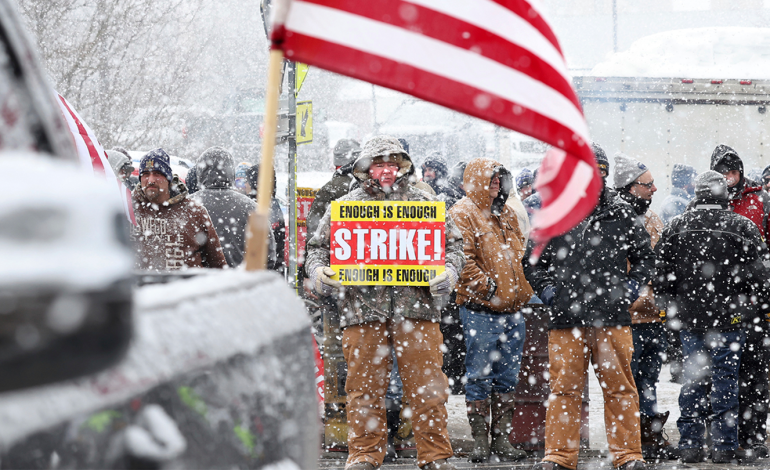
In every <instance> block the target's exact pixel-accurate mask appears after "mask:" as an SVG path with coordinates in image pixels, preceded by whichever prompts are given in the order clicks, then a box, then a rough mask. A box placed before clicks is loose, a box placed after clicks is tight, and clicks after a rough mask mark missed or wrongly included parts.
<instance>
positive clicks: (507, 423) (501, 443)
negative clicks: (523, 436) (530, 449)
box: [492, 392, 527, 461]
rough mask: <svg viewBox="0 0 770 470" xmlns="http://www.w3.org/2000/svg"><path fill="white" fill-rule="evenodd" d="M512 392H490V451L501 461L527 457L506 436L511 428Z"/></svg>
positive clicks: (513, 402)
mask: <svg viewBox="0 0 770 470" xmlns="http://www.w3.org/2000/svg"><path fill="white" fill-rule="evenodd" d="M514 406H515V401H514V398H513V392H510V393H496V392H492V452H493V453H494V454H495V455H497V457H498V458H500V460H502V461H513V460H521V459H525V458H527V453H526V452H524V451H523V450H519V449H517V448H515V447H513V446H512V445H511V442H510V441H509V440H508V436H510V435H511V430H512V429H513V426H512V424H511V423H512V421H513V408H514Z"/></svg>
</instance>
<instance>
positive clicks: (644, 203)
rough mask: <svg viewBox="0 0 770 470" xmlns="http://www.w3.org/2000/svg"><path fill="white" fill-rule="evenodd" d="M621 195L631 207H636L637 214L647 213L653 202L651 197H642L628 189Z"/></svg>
mask: <svg viewBox="0 0 770 470" xmlns="http://www.w3.org/2000/svg"><path fill="white" fill-rule="evenodd" d="M620 197H621V198H623V200H624V201H626V202H627V203H629V204H631V207H633V208H634V212H636V215H643V214H645V213H647V209H649V207H650V204H651V203H652V200H651V199H642V198H640V197H637V196H634V195H633V194H631V193H629V192H626V191H622V192H621V193H620Z"/></svg>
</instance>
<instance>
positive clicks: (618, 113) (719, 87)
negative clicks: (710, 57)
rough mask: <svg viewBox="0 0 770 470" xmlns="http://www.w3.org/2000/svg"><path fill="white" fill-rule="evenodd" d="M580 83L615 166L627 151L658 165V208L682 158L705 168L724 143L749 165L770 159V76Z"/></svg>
mask: <svg viewBox="0 0 770 470" xmlns="http://www.w3.org/2000/svg"><path fill="white" fill-rule="evenodd" d="M574 85H575V89H576V90H577V93H578V96H579V97H580V101H581V104H582V106H583V111H584V113H585V116H586V119H587V120H588V126H589V130H590V133H591V138H592V139H593V140H594V141H595V142H598V143H599V144H600V145H601V146H602V147H603V148H604V149H605V151H606V152H607V155H608V157H609V158H610V162H611V165H612V163H613V158H612V157H613V155H614V154H615V153H616V152H623V153H625V154H628V155H630V156H633V157H635V158H638V159H639V160H640V161H642V162H643V163H645V164H646V165H647V166H648V167H649V168H650V170H651V171H652V173H653V176H654V178H655V184H656V186H657V187H658V194H657V197H655V198H654V199H653V206H652V207H653V209H658V208H659V206H660V204H661V202H662V201H663V198H664V197H665V195H667V194H668V193H669V191H670V189H671V186H670V183H671V170H672V168H673V166H674V164H675V163H686V164H688V165H692V166H693V167H695V169H696V170H697V171H698V172H702V171H705V170H707V169H708V168H709V162H710V157H711V152H712V151H713V150H714V147H716V146H717V144H726V145H729V146H731V147H733V148H734V149H735V150H736V151H737V152H738V154H739V155H740V156H741V158H742V159H743V162H744V168H745V170H746V172H748V171H749V170H751V169H754V168H764V167H765V166H767V165H770V148H769V146H770V117H769V116H768V115H767V108H768V107H769V106H770V95H768V93H769V92H770V80H751V79H731V80H727V79H716V78H715V79H689V78H628V77H595V76H580V77H575V78H574ZM610 181H611V177H610Z"/></svg>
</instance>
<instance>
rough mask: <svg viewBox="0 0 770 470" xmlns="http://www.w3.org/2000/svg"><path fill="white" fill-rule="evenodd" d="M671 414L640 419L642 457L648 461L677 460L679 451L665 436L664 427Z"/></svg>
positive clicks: (666, 413)
mask: <svg viewBox="0 0 770 470" xmlns="http://www.w3.org/2000/svg"><path fill="white" fill-rule="evenodd" d="M668 415H669V412H668V411H666V412H665V413H658V414H656V415H655V416H645V415H642V416H641V417H640V424H641V432H642V456H643V457H644V458H645V459H647V460H676V459H678V458H679V449H677V448H676V447H674V446H673V445H671V443H670V442H668V440H667V439H666V438H665V436H664V435H663V426H665V424H666V421H668Z"/></svg>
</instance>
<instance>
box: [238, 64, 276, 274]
mask: <svg viewBox="0 0 770 470" xmlns="http://www.w3.org/2000/svg"><path fill="white" fill-rule="evenodd" d="M282 67H283V51H282V50H280V49H272V50H271V51H270V63H269V67H268V70H267V93H266V101H265V132H264V137H263V138H262V161H261V162H260V164H259V182H258V185H259V187H258V194H257V210H256V211H254V212H252V214H251V216H250V217H249V231H248V234H247V235H246V256H245V257H246V270H247V271H256V270H258V269H266V268H267V251H268V244H267V239H268V230H270V224H269V214H270V204H271V202H272V201H271V200H272V195H273V171H274V168H273V155H274V154H275V134H276V128H277V126H278V94H279V93H280V86H281V68H282ZM276 256H283V253H277V254H276Z"/></svg>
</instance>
